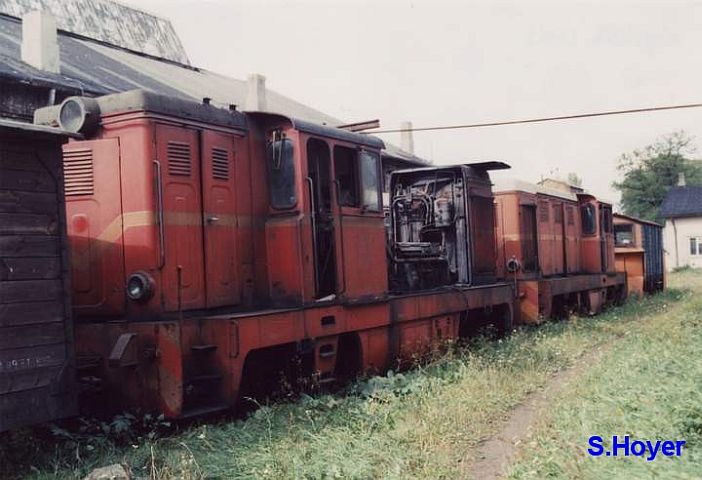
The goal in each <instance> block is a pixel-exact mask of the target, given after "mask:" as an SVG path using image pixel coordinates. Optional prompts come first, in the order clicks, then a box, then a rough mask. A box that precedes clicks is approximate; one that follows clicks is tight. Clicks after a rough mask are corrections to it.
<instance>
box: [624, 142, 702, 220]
mask: <svg viewBox="0 0 702 480" xmlns="http://www.w3.org/2000/svg"><path fill="white" fill-rule="evenodd" d="M694 151H695V147H694V145H693V139H692V137H690V136H689V135H687V134H686V133H685V132H683V131H679V132H674V133H671V134H669V135H666V136H664V137H662V138H660V139H658V140H657V141H656V142H655V143H653V144H652V145H648V146H646V147H644V148H643V149H641V150H634V151H633V152H631V153H625V154H623V155H622V156H621V157H619V162H618V165H617V169H618V170H619V172H620V173H621V175H622V177H623V178H622V181H620V182H613V183H612V186H613V187H614V188H616V189H617V190H619V191H620V192H621V194H622V200H621V205H622V209H623V211H624V213H625V214H626V215H631V216H634V217H639V218H644V219H647V220H655V219H656V218H657V216H658V212H659V210H660V207H661V204H662V203H663V199H664V198H665V195H666V193H668V190H669V189H670V188H671V187H673V186H675V185H677V183H678V176H679V174H680V173H684V174H685V181H686V184H687V185H702V165H700V162H696V161H693V160H691V159H690V155H691V154H692V153H693V152H694Z"/></svg>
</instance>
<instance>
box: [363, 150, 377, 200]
mask: <svg viewBox="0 0 702 480" xmlns="http://www.w3.org/2000/svg"><path fill="white" fill-rule="evenodd" d="M379 164H380V160H379V158H378V154H377V153H371V152H366V151H362V152H361V188H362V191H363V208H365V209H367V210H369V211H372V212H379V211H380V184H379V183H380V182H379V178H378V170H379V168H378V167H379Z"/></svg>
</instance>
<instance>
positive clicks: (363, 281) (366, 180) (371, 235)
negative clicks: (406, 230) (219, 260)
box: [251, 113, 387, 306]
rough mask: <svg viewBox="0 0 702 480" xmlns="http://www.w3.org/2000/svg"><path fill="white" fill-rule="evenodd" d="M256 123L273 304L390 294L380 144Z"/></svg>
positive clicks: (308, 127)
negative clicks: (261, 150)
mask: <svg viewBox="0 0 702 480" xmlns="http://www.w3.org/2000/svg"><path fill="white" fill-rule="evenodd" d="M251 116H252V117H253V118H254V119H255V123H256V124H257V125H258V128H259V129H260V133H261V135H262V136H263V137H264V138H265V145H266V147H265V149H266V152H265V164H266V172H265V174H266V175H267V178H268V191H269V195H268V197H269V198H268V209H267V219H266V226H265V239H266V240H265V241H266V255H267V264H268V271H267V278H268V284H269V292H270V297H271V303H272V304H274V305H278V306H290V305H301V304H311V303H319V302H324V301H329V302H332V301H333V302H337V301H339V302H342V303H343V302H347V301H359V300H364V299H365V300H370V299H374V298H379V297H382V296H384V295H385V294H386V292H387V278H386V277H385V275H384V269H379V270H378V269H369V268H368V266H369V265H373V266H377V265H384V262H385V255H384V250H385V249H384V246H385V235H384V231H385V230H384V224H383V218H384V217H383V209H382V204H381V185H380V149H381V148H383V143H382V142H381V141H380V140H378V139H376V138H374V137H370V136H367V135H359V134H355V133H351V132H348V131H345V130H340V129H335V128H329V127H323V126H320V125H317V124H312V123H308V122H304V121H300V120H292V119H289V118H286V117H282V116H280V115H271V114H263V113H253V114H251Z"/></svg>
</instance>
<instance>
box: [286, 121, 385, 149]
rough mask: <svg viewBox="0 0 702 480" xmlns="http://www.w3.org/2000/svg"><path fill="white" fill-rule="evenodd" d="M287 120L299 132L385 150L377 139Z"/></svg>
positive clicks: (324, 126)
mask: <svg viewBox="0 0 702 480" xmlns="http://www.w3.org/2000/svg"><path fill="white" fill-rule="evenodd" d="M289 120H290V121H291V122H292V125H293V127H294V128H295V129H297V130H300V131H301V132H305V133H311V134H313V135H320V136H324V137H330V138H334V139H336V140H341V141H343V142H350V143H357V144H359V145H363V146H366V147H371V148H377V149H379V150H380V149H382V148H385V143H384V142H383V141H382V140H381V139H379V138H378V137H373V136H371V135H363V134H360V133H354V132H350V131H348V130H344V129H343V128H334V127H328V126H326V125H319V124H317V123H312V122H307V121H305V120H297V119H294V118H289Z"/></svg>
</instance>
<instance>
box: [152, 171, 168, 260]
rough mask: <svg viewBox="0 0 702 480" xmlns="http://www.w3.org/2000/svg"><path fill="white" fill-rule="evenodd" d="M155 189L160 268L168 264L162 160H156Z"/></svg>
mask: <svg viewBox="0 0 702 480" xmlns="http://www.w3.org/2000/svg"><path fill="white" fill-rule="evenodd" d="M154 191H155V193H156V222H157V223H158V244H159V263H158V268H159V269H162V268H163V267H164V266H165V265H166V232H165V225H164V221H163V180H162V178H161V162H159V161H158V160H154Z"/></svg>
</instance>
